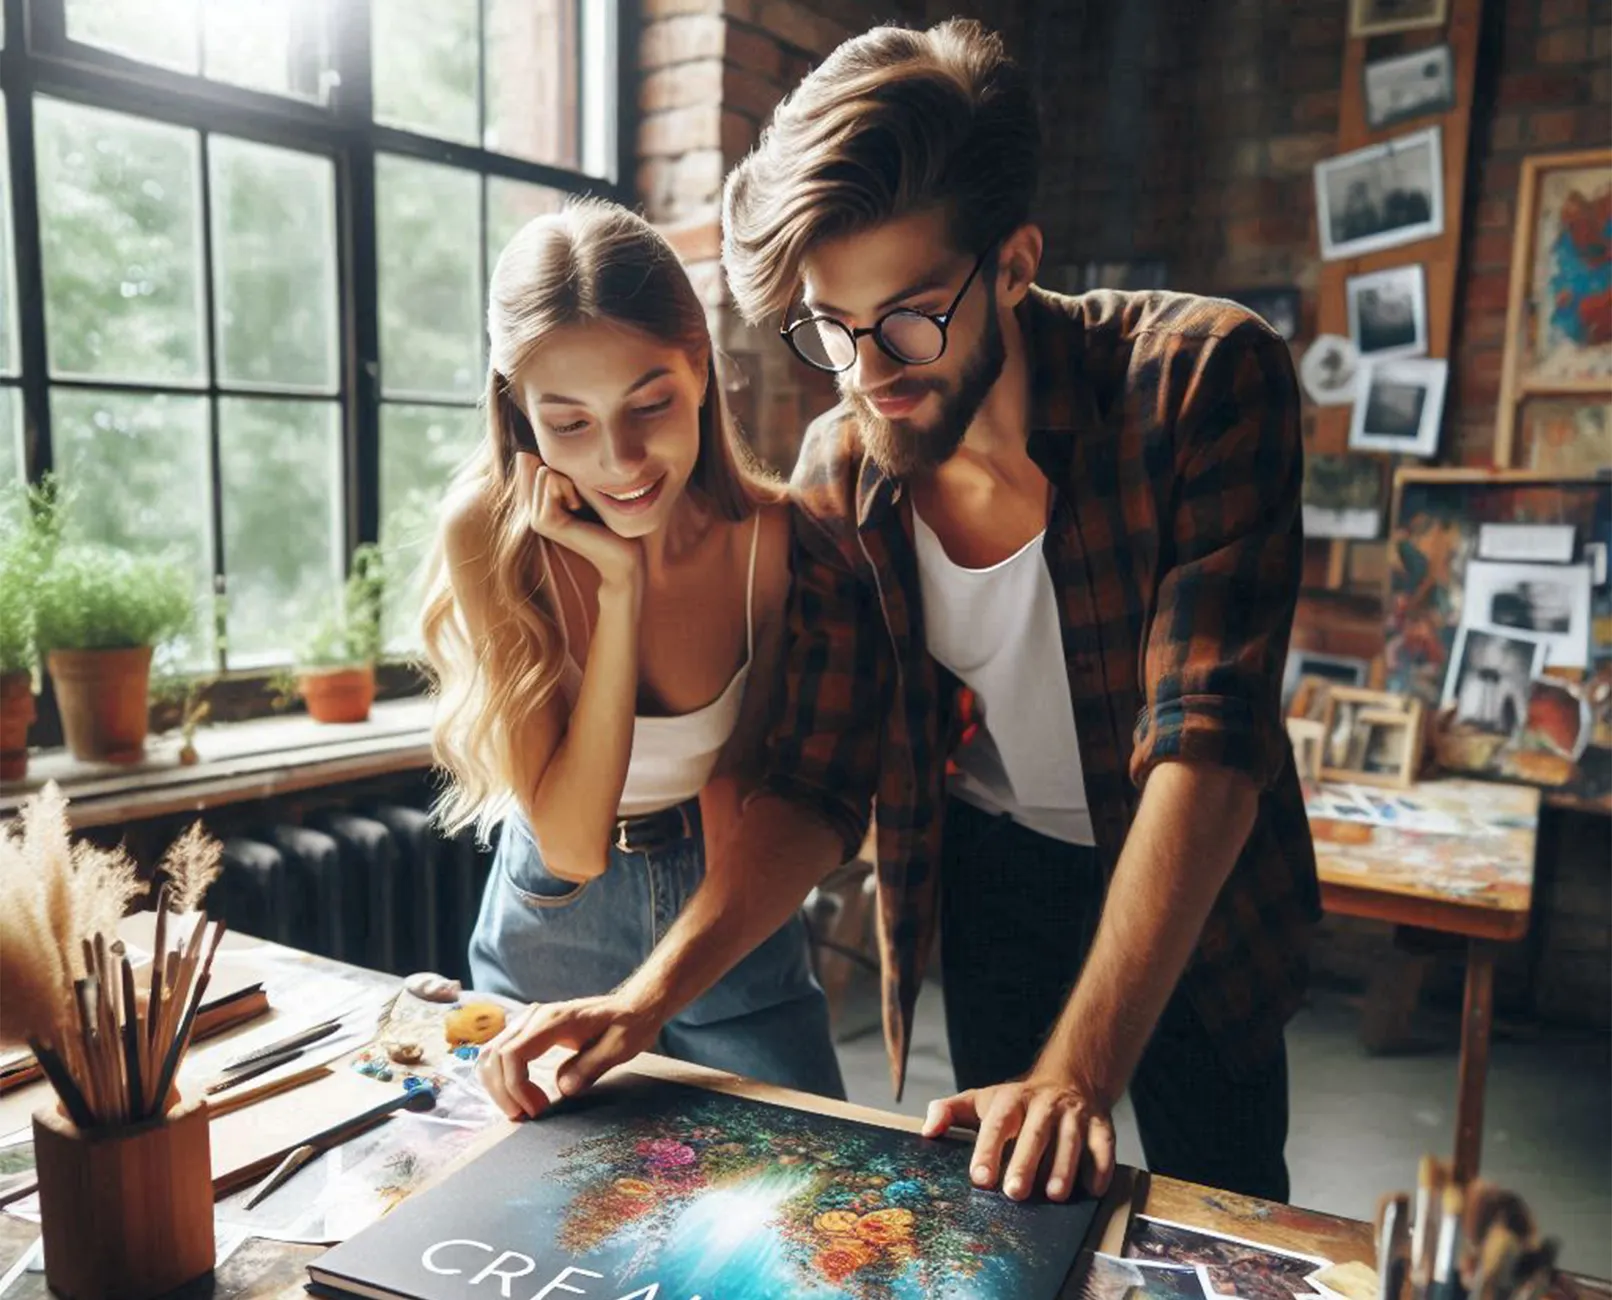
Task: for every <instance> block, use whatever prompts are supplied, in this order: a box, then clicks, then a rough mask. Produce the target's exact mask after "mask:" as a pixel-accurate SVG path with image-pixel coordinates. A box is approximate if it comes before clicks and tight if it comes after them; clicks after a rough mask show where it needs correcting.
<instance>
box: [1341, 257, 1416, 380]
mask: <svg viewBox="0 0 1612 1300" xmlns="http://www.w3.org/2000/svg"><path fill="white" fill-rule="evenodd" d="M1345 296H1346V298H1347V300H1348V309H1349V337H1350V338H1351V339H1352V340H1353V341H1354V345H1355V347H1356V349H1358V351H1359V353H1360V356H1361V359H1362V360H1381V359H1383V358H1384V357H1419V356H1421V355H1422V354H1423V353H1425V352H1426V351H1427V277H1426V275H1425V274H1424V272H1423V270H1422V266H1421V264H1420V263H1417V264H1416V265H1414V266H1395V267H1390V268H1389V269H1388V270H1386V271H1373V272H1372V273H1371V274H1370V275H1352V276H1350V277H1349V281H1348V284H1347V285H1346V286H1345Z"/></svg>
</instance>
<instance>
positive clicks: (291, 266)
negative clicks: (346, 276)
mask: <svg viewBox="0 0 1612 1300" xmlns="http://www.w3.org/2000/svg"><path fill="white" fill-rule="evenodd" d="M207 153H208V165H209V167H210V169H211V173H212V180H213V191H212V198H213V204H212V217H213V264H214V268H215V269H214V281H213V283H214V286H215V293H216V294H217V301H216V310H217V322H218V375H219V378H220V380H222V381H223V382H225V383H241V384H266V385H285V386H288V387H295V388H311V389H315V390H317V391H321V392H334V391H335V388H336V383H337V329H336V170H335V166H334V165H333V164H332V163H331V161H330V159H328V158H322V157H320V156H318V155H317V154H309V153H298V152H295V151H293V150H290V149H276V148H273V147H271V146H269V145H262V144H249V143H247V142H246V141H244V140H232V139H230V138H228V137H226V136H214V137H212V139H211V140H210V141H209V142H208V150H207Z"/></svg>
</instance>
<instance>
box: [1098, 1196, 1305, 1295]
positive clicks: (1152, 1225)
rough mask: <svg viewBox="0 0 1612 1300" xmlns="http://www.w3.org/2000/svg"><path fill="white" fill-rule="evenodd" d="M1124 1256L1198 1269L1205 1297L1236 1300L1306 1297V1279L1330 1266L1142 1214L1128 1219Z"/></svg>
mask: <svg viewBox="0 0 1612 1300" xmlns="http://www.w3.org/2000/svg"><path fill="white" fill-rule="evenodd" d="M1125 1254H1126V1257H1127V1258H1132V1259H1150V1260H1155V1261H1158V1262H1162V1263H1172V1264H1182V1263H1192V1264H1194V1265H1196V1266H1197V1267H1198V1268H1199V1269H1200V1270H1202V1273H1203V1280H1204V1290H1205V1291H1207V1292H1208V1293H1209V1295H1211V1296H1222V1297H1237V1300H1292V1298H1293V1297H1294V1296H1306V1295H1312V1294H1314V1292H1313V1291H1312V1290H1311V1288H1310V1286H1309V1284H1308V1279H1309V1277H1310V1276H1311V1275H1312V1274H1314V1273H1315V1272H1316V1271H1317V1270H1318V1269H1322V1268H1326V1267H1327V1266H1328V1265H1329V1264H1330V1263H1331V1262H1332V1261H1331V1260H1327V1259H1321V1258H1319V1257H1317V1256H1314V1255H1298V1254H1291V1253H1289V1252H1287V1251H1282V1250H1275V1249H1273V1248H1271V1247H1269V1246H1262V1245H1260V1244H1259V1243H1257V1242H1252V1241H1244V1240H1242V1239H1240V1238H1237V1237H1226V1236H1221V1235H1220V1234H1218V1233H1213V1232H1204V1231H1201V1230H1200V1229H1197V1228H1188V1227H1185V1226H1183V1225H1182V1224H1179V1223H1170V1222H1168V1221H1166V1220H1164V1219H1151V1218H1148V1217H1147V1216H1146V1215H1138V1216H1136V1217H1135V1218H1134V1219H1132V1221H1131V1231H1130V1234H1129V1236H1128V1237H1127V1239H1126V1242H1125Z"/></svg>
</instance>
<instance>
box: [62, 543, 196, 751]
mask: <svg viewBox="0 0 1612 1300" xmlns="http://www.w3.org/2000/svg"><path fill="white" fill-rule="evenodd" d="M193 593H194V582H193V580H192V577H191V575H190V573H189V572H188V571H187V570H186V568H185V567H184V566H183V565H182V564H180V563H179V562H177V561H175V560H172V559H169V558H166V557H153V556H140V555H133V554H131V553H129V552H128V551H124V550H120V549H119V548H117V547H113V546H104V545H98V544H94V543H81V544H75V545H67V546H62V547H60V548H59V549H58V550H57V551H56V554H55V556H54V557H53V558H52V560H51V563H50V565H49V566H48V567H47V568H46V569H45V571H44V573H43V574H42V576H41V578H40V583H39V605H38V612H37V629H38V630H37V635H38V639H39V648H40V649H41V650H42V651H43V652H44V654H45V663H46V666H47V667H48V668H49V670H50V675H51V679H52V680H53V681H54V682H55V683H56V699H57V702H58V704H59V705H60V708H61V714H62V730H63V731H64V732H65V733H66V736H67V744H68V748H69V749H71V750H72V752H73V757H74V758H77V759H81V760H87V761H104V762H112V763H135V762H139V760H140V759H141V758H142V757H143V756H144V754H145V739H146V730H147V726H148V708H149V699H150V680H151V652H152V650H153V648H154V647H156V646H157V645H160V644H161V643H162V642H164V641H167V640H169V639H170V638H172V637H175V636H178V635H179V634H180V633H181V632H184V631H185V630H187V629H188V628H189V626H190V623H191V617H192V614H193V612H194V594H193Z"/></svg>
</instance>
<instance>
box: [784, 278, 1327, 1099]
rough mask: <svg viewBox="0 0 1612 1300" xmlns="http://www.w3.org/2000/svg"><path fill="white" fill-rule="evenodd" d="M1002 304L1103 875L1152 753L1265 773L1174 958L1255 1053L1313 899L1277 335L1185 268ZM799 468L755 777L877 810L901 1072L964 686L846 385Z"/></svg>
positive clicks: (1284, 358) (1234, 1065)
mask: <svg viewBox="0 0 1612 1300" xmlns="http://www.w3.org/2000/svg"><path fill="white" fill-rule="evenodd" d="M1019 321H1020V323H1021V325H1022V326H1023V328H1024V332H1025V340H1026V344H1027V347H1028V350H1029V356H1030V361H1031V372H1032V381H1031V382H1032V418H1031V428H1030V432H1029V443H1028V449H1029V453H1030V456H1031V457H1032V459H1033V460H1034V461H1035V462H1036V464H1037V465H1038V466H1040V468H1041V470H1042V472H1043V473H1045V474H1046V475H1047V477H1048V479H1049V480H1050V481H1051V483H1052V486H1053V491H1054V497H1053V502H1054V504H1053V510H1052V514H1051V517H1050V520H1049V523H1048V527H1047V534H1046V540H1045V544H1044V548H1043V550H1044V555H1045V558H1046V563H1047V566H1048V568H1049V569H1050V571H1051V575H1052V581H1053V588H1054V591H1055V592H1056V593H1057V596H1058V600H1059V605H1060V612H1061V623H1062V633H1063V649H1064V657H1065V662H1066V664H1067V667H1068V672H1069V687H1070V696H1071V698H1072V700H1073V704H1074V713H1075V725H1076V732H1077V735H1078V738H1079V744H1080V758H1081V764H1082V767H1083V770H1084V773H1085V783H1086V795H1087V799H1088V802H1089V804H1090V808H1091V816H1092V824H1093V827H1094V829H1095V833H1096V840H1097V851H1098V856H1099V860H1100V861H1101V863H1102V866H1103V871H1104V878H1105V880H1106V879H1107V878H1108V877H1109V875H1110V874H1111V873H1112V871H1113V867H1114V863H1115V861H1116V860H1117V858H1118V856H1119V852H1120V849H1121V847H1122V846H1123V845H1124V842H1125V837H1126V834H1127V832H1128V830H1129V828H1130V825H1131V821H1132V819H1133V817H1134V816H1135V814H1136V809H1137V806H1138V803H1139V800H1140V790H1141V787H1142V784H1143V783H1144V782H1145V780H1146V777H1147V774H1148V772H1149V771H1150V770H1151V769H1152V768H1153V767H1154V766H1155V765H1156V764H1158V763H1160V762H1164V761H1168V760H1172V759H1174V760H1181V761H1187V762H1197V763H1208V764H1214V765H1218V766H1223V767H1228V768H1232V769H1235V770H1237V771H1240V772H1244V773H1247V774H1248V775H1249V776H1250V777H1252V778H1253V780H1254V781H1255V782H1256V783H1257V785H1258V787H1259V789H1260V792H1261V793H1260V800H1259V811H1258V816H1257V819H1256V821H1255V824H1254V828H1253V831H1252V832H1251V834H1250V835H1249V838H1248V842H1247V844H1246V846H1245V848H1244V850H1243V852H1242V854H1241V856H1240V857H1239V859H1238V861H1237V864H1236V866H1235V867H1234V868H1233V870H1232V873H1231V875H1230V877H1229V879H1228V880H1227V882H1226V884H1225V886H1224V887H1223V889H1222V890H1221V892H1220V895H1219V897H1218V899H1217V900H1216V902H1215V904H1214V906H1213V909H1212V910H1211V912H1210V915H1209V918H1208V921H1207V923H1206V924H1205V926H1204V929H1203V933H1202V935H1201V937H1200V939H1199V942H1198V946H1197V949H1196V951H1195V952H1194V954H1193V956H1192V958H1191V960H1190V962H1189V963H1188V966H1187V969H1186V972H1185V974H1184V975H1183V977H1182V984H1183V987H1184V989H1185V990H1186V992H1187V994H1188V996H1189V997H1190V998H1191V1000H1192V1003H1193V1005H1194V1007H1195V1008H1196V1010H1197V1012H1198V1014H1199V1016H1200V1017H1201V1018H1202V1020H1203V1022H1204V1024H1205V1026H1206V1027H1207V1029H1208V1031H1209V1033H1210V1035H1211V1036H1212V1038H1213V1039H1214V1041H1215V1042H1216V1044H1217V1047H1218V1048H1219V1050H1220V1052H1221V1054H1222V1056H1223V1057H1224V1059H1225V1061H1226V1063H1227V1065H1228V1067H1229V1068H1231V1069H1233V1070H1237V1069H1239V1068H1246V1067H1248V1066H1252V1065H1255V1064H1257V1063H1259V1062H1261V1061H1263V1060H1264V1059H1267V1058H1268V1055H1269V1054H1270V1053H1271V1052H1272V1051H1273V1050H1274V1048H1275V1046H1276V1044H1277V1042H1278V1041H1279V1038H1280V1034H1281V1031H1282V1027H1283V1025H1284V1024H1285V1023H1286V1021H1287V1019H1288V1018H1289V1017H1290V1016H1291V1014H1292V1013H1293V1011H1294V1010H1295V1009H1296V1008H1297V1006H1298V1003H1299V1001H1300V998H1301V996H1302V993H1303V986H1304V981H1305V977H1306V962H1305V938H1306V933H1307V930H1308V923H1309V922H1311V921H1313V920H1315V919H1316V918H1317V917H1318V916H1319V914H1320V907H1319V891H1318V888H1317V885H1316V879H1315V856H1314V848H1313V845H1312V843H1311V840H1310V834H1309V827H1308V823H1307V822H1306V819H1305V815H1304V803H1303V797H1302V795H1301V793H1300V790H1299V782H1298V776H1297V772H1296V770H1295V768H1294V765H1293V757H1292V750H1291V747H1290V745H1289V743H1288V740H1287V735H1286V732H1285V730H1284V728H1283V725H1282V722H1281V718H1280V706H1279V693H1280V682H1281V675H1282V665H1283V661H1284V659H1285V657H1286V652H1287V642H1288V633H1289V630H1290V627H1291V624H1292V619H1293V611H1294V606H1295V603H1296V600H1297V594H1298V586H1299V575H1300V567H1301V555H1300V552H1301V543H1302V535H1301V531H1300V524H1299V481H1300V475H1301V468H1302V463H1301V462H1302V452H1301V445H1300V435H1299V396H1298V389H1297V385H1296V383H1295V380H1294V375H1293V365H1292V360H1291V358H1290V356H1289V354H1288V350H1287V345H1286V344H1285V343H1283V341H1282V340H1281V339H1280V338H1279V337H1278V336H1277V335H1276V334H1275V333H1274V332H1273V331H1271V330H1270V329H1269V328H1268V327H1267V326H1266V325H1265V324H1264V322H1262V321H1260V320H1259V319H1258V318H1257V317H1255V316H1253V315H1251V314H1249V313H1248V312H1246V311H1244V310H1243V309H1241V308H1239V307H1235V306H1233V305H1232V304H1230V303H1227V302H1222V301H1218V300H1214V299H1208V298H1198V297H1193V296H1189V295H1185V294H1170V293H1117V292H1107V291H1102V292H1095V293H1088V294H1085V295H1083V296H1081V297H1075V298H1070V297H1064V296H1061V295H1057V294H1052V293H1047V292H1044V291H1042V290H1040V289H1034V290H1032V291H1031V293H1030V295H1029V297H1028V298H1027V299H1026V301H1025V303H1024V304H1023V305H1022V306H1021V308H1020V309H1019ZM792 492H793V497H794V502H795V506H796V509H795V511H794V515H795V524H794V545H793V563H794V569H795V575H794V589H793V595H792V597H791V602H790V627H789V637H790V644H789V652H788V655H789V658H788V665H789V684H788V692H787V700H786V703H785V706H784V709H783V712H782V715H781V717H780V719H779V722H778V725H777V727H776V729H775V731H774V733H773V737H772V752H771V759H770V762H769V770H768V774H767V776H766V778H765V780H764V782H763V787H762V788H763V790H765V791H766V792H768V793H771V794H774V795H778V796H781V797H783V798H786V799H789V800H791V801H794V802H796V803H797V804H800V805H803V806H805V807H806V808H808V809H809V810H811V811H812V812H814V813H815V814H816V815H818V816H820V817H821V818H822V819H824V820H825V821H826V822H828V823H829V824H830V825H832V826H833V827H834V828H835V829H836V830H837V831H838V833H839V834H840V835H841V837H842V838H843V841H844V846H845V852H846V857H847V858H850V857H853V856H855V854H856V853H857V852H858V851H859V850H860V848H861V846H862V844H863V842H864V839H865V837H866V832H867V827H868V819H869V812H870V807H872V808H873V809H874V810H875V812H874V815H875V817H876V828H877V836H876V842H877V859H878V864H877V869H878V877H877V880H878V935H879V948H880V957H881V960H882V966H883V1011H884V1028H885V1041H886V1045H887V1048H888V1051H889V1055H890V1066H891V1077H892V1082H893V1083H894V1086H895V1090H896V1093H897V1095H899V1094H900V1092H901V1088H902V1083H903V1080H904V1077H905V1073H906V1060H907V1052H908V1049H909V1046H910V1040H911V1028H912V1013H913V1007H914V1005H915V1003H916V1001H917V997H918V990H919V987H920V984H921V982H922V978H923V971H924V964H925V961H926V958H927V956H928V954H929V952H930V949H931V946H932V940H933V938H934V930H935V925H936V913H937V906H936V904H937V885H938V874H939V866H940V843H941V835H942V829H943V828H942V812H943V809H944V806H945V797H946V767H947V760H948V758H949V756H950V754H951V752H952V750H953V748H954V746H955V745H956V743H957V741H958V737H959V736H960V734H961V731H962V727H963V725H964V723H965V721H966V719H965V717H964V716H963V715H964V707H963V704H962V702H961V697H962V696H963V695H964V692H963V689H962V687H961V684H960V683H959V682H958V681H957V679H956V678H955V677H953V676H952V675H951V674H950V673H948V672H947V671H946V670H945V669H944V668H942V667H941V666H940V665H939V664H937V663H936V662H935V660H934V659H933V658H932V657H931V656H930V655H929V653H928V652H927V650H926V648H925V643H924V633H923V617H922V611H921V609H920V607H919V582H918V562H917V554H916V551H915V549H914V546H913V541H912V509H911V503H910V501H909V500H907V499H906V494H905V493H904V492H903V490H902V485H901V484H900V483H899V482H898V481H896V480H893V479H891V478H889V477H887V476H886V475H884V474H883V473H882V472H881V471H880V470H879V469H878V467H877V466H876V465H874V464H873V462H872V461H871V460H870V459H869V458H868V457H867V456H866V455H865V453H864V451H863V448H862V444H861V440H860V437H859V435H858V430H857V425H856V422H855V420H854V418H852V417H851V416H850V415H849V413H848V411H847V409H846V408H845V407H844V406H843V405H842V406H841V407H838V408H836V409H835V410H833V411H830V412H828V413H827V414H826V415H824V416H822V417H820V418H819V419H818V420H816V421H815V422H814V423H813V425H812V427H811V428H810V429H809V430H808V432H807V435H806V438H805V442H804V445H803V447H802V450H801V454H800V458H799V460H798V462H797V464H796V469H795V474H794V480H793V484H792ZM1143 959H1145V958H1143Z"/></svg>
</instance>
